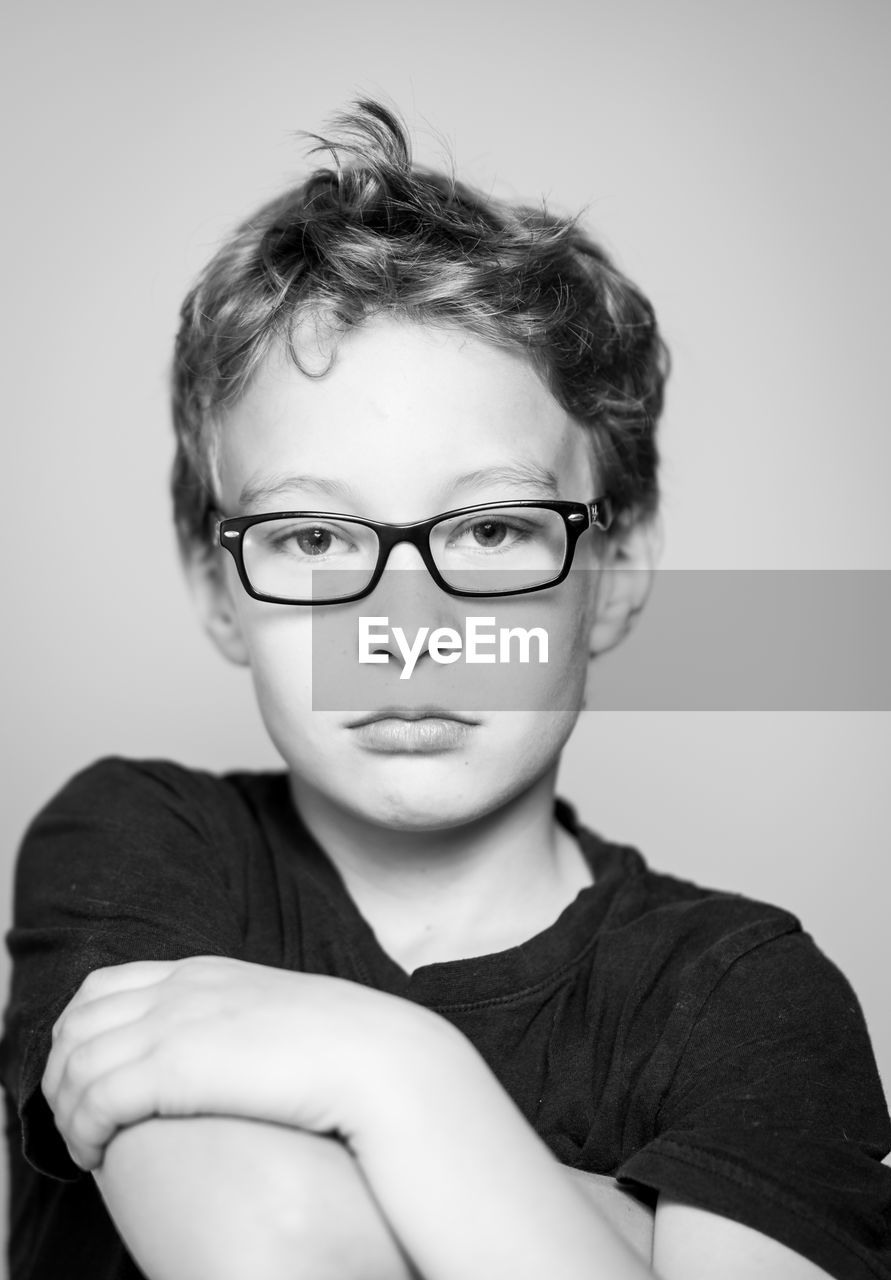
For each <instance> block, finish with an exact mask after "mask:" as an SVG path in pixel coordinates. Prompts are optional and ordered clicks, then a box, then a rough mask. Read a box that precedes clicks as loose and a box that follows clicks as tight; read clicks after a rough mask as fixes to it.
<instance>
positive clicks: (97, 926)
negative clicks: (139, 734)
mask: <svg viewBox="0 0 891 1280" xmlns="http://www.w3.org/2000/svg"><path fill="white" fill-rule="evenodd" d="M221 785H222V784H221V783H220V781H219V780H218V779H215V778H212V777H211V776H210V775H207V774H198V773H194V772H192V771H189V770H186V769H181V768H179V767H177V766H175V765H171V764H167V763H164V762H149V763H136V762H131V761H125V760H118V759H110V760H103V761H100V762H99V763H98V764H96V765H94V766H92V767H91V768H90V769H87V770H85V771H84V772H83V773H81V774H78V775H77V776H76V777H75V778H74V779H72V781H71V782H70V783H69V784H68V785H67V786H66V787H65V788H64V789H63V790H62V791H61V792H60V793H59V794H58V795H57V796H56V797H55V798H54V799H53V800H52V801H51V802H50V803H49V804H48V805H47V806H46V808H45V809H44V810H43V811H42V812H41V813H40V814H39V815H38V816H37V818H36V819H35V820H34V822H33V823H32V824H31V827H30V828H29V830H28V831H27V833H26V835H25V838H24V841H23V844H22V848H21V850H20V852H19V858H18V862H17V865H16V877H15V897H14V908H13V926H12V929H11V931H10V933H9V935H8V939H7V942H8V946H9V950H10V953H11V955H12V959H13V975H12V985H11V991H10V999H9V1004H8V1007H7V1010H6V1019H5V1029H4V1038H3V1044H2V1050H0V1070H2V1079H3V1084H4V1087H5V1088H6V1090H7V1093H8V1095H9V1097H10V1099H11V1101H12V1104H13V1106H14V1107H15V1109H16V1111H17V1113H18V1117H19V1120H20V1123H21V1128H22V1143H23V1151H24V1155H25V1157H26V1159H27V1160H28V1161H29V1162H30V1163H31V1164H32V1165H33V1166H34V1167H35V1168H37V1169H38V1170H39V1171H41V1172H43V1173H46V1174H49V1175H50V1176H52V1177H56V1178H63V1179H73V1178H76V1177H78V1176H79V1175H80V1170H79V1169H78V1168H77V1166H76V1165H75V1164H74V1163H73V1162H72V1161H71V1159H70V1157H69V1156H68V1152H67V1150H66V1147H65V1144H64V1142H63V1141H62V1138H61V1136H60V1135H59V1133H58V1131H57V1129H56V1127H55V1124H54V1122H53V1117H52V1113H51V1111H50V1109H49V1106H48V1105H47V1103H46V1100H45V1098H44V1097H43V1093H42V1091H41V1089H40V1081H41V1077H42V1075H43V1072H44V1068H45V1066H46V1060H47V1056H48V1054H49V1049H50V1045H51V1033H52V1026H53V1023H54V1022H55V1020H56V1019H57V1018H58V1016H59V1014H60V1013H61V1012H62V1010H63V1009H64V1007H65V1005H66V1004H67V1003H68V1001H69V1000H70V999H71V998H72V996H73V995H74V993H75V992H76V991H77V989H78V987H79V986H80V984H81V983H82V982H83V980H84V978H85V977H86V976H87V974H88V973H90V972H91V971H92V970H94V969H98V968H102V967H104V966H106V965H117V964H124V963H126V962H128V961H132V960H174V959H182V958H183V957H185V956H189V955H230V956H236V957H237V956H238V955H239V951H240V947H241V940H242V936H243V930H242V927H241V922H240V919H239V913H238V910H237V908H236V905H235V898H234V895H233V893H232V891H231V886H230V884H229V880H228V870H227V865H226V859H225V857H224V856H223V850H222V848H221V846H222V845H224V844H225V843H226V831H225V815H224V814H221V813H220V812H219V795H218V793H219V791H220V788H221ZM230 839H231V837H230ZM12 1140H14V1138H13V1139H12Z"/></svg>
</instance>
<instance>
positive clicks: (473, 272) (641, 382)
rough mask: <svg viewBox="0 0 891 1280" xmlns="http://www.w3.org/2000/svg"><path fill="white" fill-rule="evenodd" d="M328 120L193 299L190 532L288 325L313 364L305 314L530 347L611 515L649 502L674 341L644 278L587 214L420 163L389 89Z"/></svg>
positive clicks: (181, 481) (184, 324)
mask: <svg viewBox="0 0 891 1280" xmlns="http://www.w3.org/2000/svg"><path fill="white" fill-rule="evenodd" d="M335 124H336V127H337V128H338V137H337V140H336V141H328V140H326V139H323V138H315V141H316V142H317V143H318V146H317V147H315V148H314V150H316V151H319V150H325V151H327V152H329V153H330V155H331V157H332V161H333V167H331V168H324V169H319V170H317V171H316V172H314V173H313V174H311V175H310V177H309V178H307V179H306V181H305V182H303V183H302V184H301V185H299V186H296V187H294V188H292V189H290V190H288V191H286V192H285V193H284V194H283V195H281V196H279V197H278V198H277V199H275V200H273V201H271V202H270V203H268V204H266V205H264V206H263V207H262V208H261V209H260V210H258V212H257V213H255V214H254V216H253V217H251V218H249V219H248V220H247V221H246V222H244V223H243V224H242V225H241V226H240V227H239V228H238V229H237V230H236V232H235V233H234V235H233V236H232V237H231V238H230V239H229V240H228V241H227V242H226V243H225V244H224V245H223V246H222V248H221V249H220V250H219V251H218V252H217V253H216V255H215V256H214V257H213V259H212V260H211V261H210V263H209V264H208V265H207V267H206V268H205V270H204V271H203V273H202V274H201V276H200V277H199V279H198V281H197V282H196V284H195V286H194V288H193V289H192V290H191V292H190V293H189V295H188V296H187V298H186V300H185V302H184V304H183V307H182V311H181V323H180V328H179V332H178V335H177V339H176V347H175V354H174V366H173V422H174V428H175V431H176V439H177V449H176V458H175V461H174V466H173V477H172V488H173V499H174V513H175V518H176V524H177V529H178V532H179V536H180V539H181V541H182V542H183V544H184V545H193V544H195V543H196V542H201V541H203V540H207V539H208V538H209V537H210V536H211V529H212V521H213V512H214V508H215V503H216V500H217V499H216V498H215V493H214V490H215V487H216V482H215V472H216V450H217V446H218V440H219V432H220V430H221V428H222V427H223V424H224V420H225V413H226V410H227V409H229V408H231V406H232V405H234V404H235V403H236V402H237V401H238V399H239V397H240V396H241V395H242V394H243V393H244V391H245V390H246V388H247V387H248V385H249V383H250V381H251V378H252V375H253V374H254V373H255V371H256V370H257V368H258V367H259V365H260V364H261V362H262V361H263V359H264V358H265V357H266V355H267V354H268V353H269V351H270V349H271V348H272V347H273V346H274V345H275V344H277V343H280V342H284V343H285V344H286V346H287V348H288V350H289V351H290V354H291V357H292V359H293V360H294V361H295V363H296V364H297V366H298V367H299V368H302V367H303V366H301V364H300V359H299V355H298V352H297V344H296V342H295V340H294V335H295V330H296V328H297V326H298V325H299V324H300V323H301V322H302V321H305V320H307V319H310V320H315V321H316V322H317V323H318V322H320V321H321V322H322V323H324V325H325V326H326V328H327V329H328V331H329V332H331V333H332V334H336V333H337V332H343V331H345V330H346V329H349V328H352V327H354V326H357V325H361V324H362V323H363V321H365V320H367V319H369V318H370V317H371V316H374V315H376V314H380V313H382V312H386V313H388V314H395V315H398V316H400V317H403V318H406V319H408V320H412V321H417V322H419V323H424V324H433V325H439V326H449V327H460V328H463V329H465V330H467V331H469V332H472V333H473V334H475V335H477V336H478V337H481V338H484V339H486V340H488V341H489V342H491V343H493V344H495V345H497V346H499V347H503V348H509V349H513V350H518V351H520V352H522V353H523V354H524V355H525V356H526V357H527V358H528V359H529V360H530V361H531V362H532V364H533V366H534V367H535V368H536V370H537V371H538V373H539V375H540V376H541V377H542V378H543V380H544V381H545V383H546V385H547V386H548V387H549V389H550V391H551V393H552V394H553V395H554V397H555V399H556V400H557V401H558V402H559V403H560V404H561V405H562V406H563V407H564V408H565V409H566V410H567V412H568V413H569V414H570V415H571V416H572V417H573V418H574V419H575V420H576V421H577V422H578V423H580V424H581V425H583V426H585V427H587V428H589V429H590V435H591V441H592V447H593V449H594V452H595V456H596V458H597V460H598V462H599V464H600V467H601V470H602V476H603V485H602V488H603V491H604V492H606V493H608V494H609V496H610V499H611V501H612V504H613V508H614V510H615V511H616V512H617V514H618V515H619V516H620V517H623V516H624V518H625V520H626V521H627V520H629V519H634V518H638V517H641V516H645V515H647V514H650V513H651V512H653V511H654V510H655V507H656V504H657V501H658V482H657V464H658V452H657V446H656V423H657V420H658V418H659V414H660V412H661V409H662V403H663V388H664V382H665V378H666V376H667V372H668V353H667V350H666V348H665V345H664V343H663V341H662V339H661V337H660V334H659V330H658V326H657V324H656V318H655V315H654V312H653V308H652V306H651V305H650V303H649V301H648V300H647V298H646V297H645V296H644V295H643V293H641V291H640V290H639V289H638V288H636V286H635V285H634V284H632V283H631V281H630V280H628V279H627V277H625V276H624V275H622V273H621V272H620V271H618V270H617V269H616V267H615V266H614V265H613V264H612V262H611V261H610V259H609V258H608V257H607V255H606V253H605V252H604V251H603V250H602V249H601V248H600V247H599V246H598V245H597V244H596V243H594V242H593V241H592V240H591V239H590V238H589V237H588V236H587V235H586V234H585V232H584V231H583V230H581V228H580V227H579V225H578V221H577V220H576V219H566V218H558V217H555V216H553V215H551V214H549V213H548V212H547V210H546V209H545V208H544V207H542V208H537V209H536V208H531V207H526V206H524V205H508V204H506V203H502V202H500V201H496V200H494V199H490V198H489V197H487V196H485V195H484V194H483V193H482V192H480V191H477V190H475V189H473V188H471V187H469V186H466V185H465V184H463V183H461V182H459V181H457V180H456V179H455V178H454V177H453V176H452V175H446V174H443V173H438V172H434V171H431V170H428V169H424V168H421V167H419V166H416V165H414V164H413V163H412V158H411V149H410V143H409V139H408V136H407V133H406V130H405V129H404V127H403V126H402V124H401V123H400V121H399V120H398V119H397V118H396V117H395V116H394V115H393V114H392V113H391V112H390V111H389V110H388V109H387V108H385V107H383V106H381V105H380V104H379V103H376V102H373V101H367V100H363V101H359V102H357V103H356V104H355V110H354V111H353V112H351V113H349V114H345V115H341V116H339V117H337V119H336V121H335ZM334 359H336V350H335V351H334V353H333V354H332V355H331V360H332V361H333V360H334ZM328 368H330V364H329V365H328ZM303 371H304V372H305V373H307V376H324V372H326V371H327V370H323V371H322V374H321V375H318V374H317V373H315V372H313V373H312V374H311V373H309V371H307V370H306V369H304V370H303ZM619 524H621V519H620V521H619Z"/></svg>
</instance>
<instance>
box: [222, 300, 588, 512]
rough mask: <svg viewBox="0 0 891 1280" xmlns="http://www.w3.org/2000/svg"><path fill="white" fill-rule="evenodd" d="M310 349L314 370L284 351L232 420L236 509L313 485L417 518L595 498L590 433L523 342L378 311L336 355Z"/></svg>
mask: <svg viewBox="0 0 891 1280" xmlns="http://www.w3.org/2000/svg"><path fill="white" fill-rule="evenodd" d="M297 354H298V356H299V358H300V361H301V363H302V364H303V366H304V369H305V370H306V371H304V370H302V369H300V368H298V367H297V366H296V365H295V363H294V361H293V360H292V359H291V358H290V357H289V355H288V353H287V352H286V351H285V350H283V349H279V350H276V351H275V352H273V353H272V354H271V355H270V356H269V357H268V358H267V360H266V361H265V363H264V364H263V366H262V367H261V369H260V370H259V371H258V373H257V375H256V377H255V378H254V380H253V382H252V383H251V385H250V387H249V388H248V390H247V392H246V394H245V395H244V396H243V398H242V399H241V401H240V402H239V403H238V405H237V406H235V407H234V408H233V409H232V410H231V411H230V412H229V414H228V415H227V417H226V419H225V421H224V422H223V424H222V427H221V435H220V449H219V464H220V465H219V471H220V482H221V487H222V491H223V493H222V496H223V499H224V503H225V505H226V508H227V510H228V511H230V512H234V511H238V510H247V509H253V510H264V509H265V510H272V509H275V508H276V505H278V507H279V508H281V507H283V506H285V505H287V502H288V501H291V500H293V501H295V502H298V501H299V502H308V501H309V500H311V499H313V497H314V493H313V491H315V492H316V494H317V495H318V498H319V501H318V502H317V503H316V505H321V506H324V507H325V508H326V509H334V507H333V506H332V503H333V502H334V500H335V499H337V498H338V497H342V499H343V502H341V503H340V504H339V505H338V506H337V508H336V509H340V510H344V509H345V507H344V505H343V503H344V502H346V501H347V500H348V499H349V500H350V502H351V508H350V509H353V510H356V511H357V513H363V511H362V509H363V508H365V509H368V510H369V511H371V509H374V511H376V512H378V513H379V518H384V513H383V511H382V510H381V503H382V502H386V504H387V507H388V518H391V519H405V520H410V519H414V518H423V516H424V515H426V514H429V513H430V511H431V510H436V509H444V508H445V507H447V506H448V505H452V506H457V505H461V504H462V503H464V502H466V503H471V502H476V501H488V500H489V498H490V497H491V498H493V499H498V498H499V497H501V498H504V497H523V496H528V497H546V496H561V497H581V498H588V497H590V496H591V495H590V493H588V492H587V490H588V489H589V488H590V484H591V479H590V450H589V447H588V442H587V438H586V435H585V433H584V431H583V430H582V429H581V428H580V427H579V426H578V425H577V424H576V423H575V422H574V421H573V420H572V419H571V418H570V417H569V415H568V414H567V413H566V411H565V410H564V409H563V408H562V406H561V405H560V404H559V403H558V402H557V401H556V400H555V398H554V397H553V395H552V394H551V392H550V390H549V389H548V387H547V386H546V385H545V383H544V382H543V381H542V379H541V378H540V376H539V375H538V373H537V371H536V370H535V368H534V367H533V365H532V364H531V362H530V361H529V360H527V359H526V358H525V357H524V356H523V355H522V354H520V353H518V352H514V351H509V350H504V349H502V348H499V347H496V346H494V345H493V344H490V343H488V342H486V341H484V340H483V339H481V338H479V337H477V336H475V335H472V334H469V333H467V332H465V331H463V330H458V329H445V328H433V327H430V326H425V325H419V324H414V323H411V322H407V321H398V320H395V319H391V318H377V319H375V320H373V321H371V322H368V323H367V324H366V325H364V326H362V327H361V328H359V329H356V330H352V331H350V332H349V333H347V334H346V335H344V336H343V337H342V338H340V339H339V340H338V341H337V344H336V347H335V349H334V359H333V362H330V363H329V361H330V356H329V353H327V352H320V351H319V348H318V346H317V345H314V343H313V342H312V341H310V340H309V339H307V338H304V339H303V340H302V342H301V344H300V345H299V346H298V348H297ZM583 477H584V478H583ZM548 488H550V489H551V492H550V493H548V492H546V490H547V489H548ZM580 490H584V492H581V491H580ZM322 498H324V499H325V501H324V502H322V501H321V499H322ZM431 504H432V505H431ZM395 507H398V509H399V514H398V515H394V514H393V511H394V508H395ZM418 513H420V514H418Z"/></svg>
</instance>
